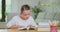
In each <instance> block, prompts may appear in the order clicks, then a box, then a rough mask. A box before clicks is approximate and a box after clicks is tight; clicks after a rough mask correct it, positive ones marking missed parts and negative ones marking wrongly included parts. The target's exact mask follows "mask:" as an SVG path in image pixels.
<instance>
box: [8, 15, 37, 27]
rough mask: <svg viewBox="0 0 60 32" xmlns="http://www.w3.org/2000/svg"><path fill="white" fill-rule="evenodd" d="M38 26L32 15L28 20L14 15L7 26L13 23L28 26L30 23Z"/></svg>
mask: <svg viewBox="0 0 60 32" xmlns="http://www.w3.org/2000/svg"><path fill="white" fill-rule="evenodd" d="M30 24H31V25H32V26H36V23H35V22H34V19H33V18H32V17H31V16H30V17H29V18H28V19H27V20H23V19H21V18H20V17H19V16H14V17H13V18H12V19H11V20H10V21H9V22H8V23H7V27H8V28H9V27H11V26H13V25H20V26H25V27H27V26H28V25H30Z"/></svg>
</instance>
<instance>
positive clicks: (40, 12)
mask: <svg viewBox="0 0 60 32" xmlns="http://www.w3.org/2000/svg"><path fill="white" fill-rule="evenodd" d="M24 4H28V5H29V6H30V7H31V15H32V17H33V18H34V20H35V22H36V23H38V24H39V25H41V27H45V26H46V25H48V20H51V21H54V20H56V21H59V23H60V0H0V28H6V23H7V22H8V21H9V20H10V19H11V18H12V17H13V16H15V15H19V14H20V8H21V6H22V5H24ZM58 26H60V25H59V24H58ZM46 27H47V26H46ZM48 27H49V25H48Z"/></svg>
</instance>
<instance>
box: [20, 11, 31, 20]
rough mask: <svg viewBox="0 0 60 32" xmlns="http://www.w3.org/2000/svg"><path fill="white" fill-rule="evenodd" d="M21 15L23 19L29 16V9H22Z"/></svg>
mask: <svg viewBox="0 0 60 32" xmlns="http://www.w3.org/2000/svg"><path fill="white" fill-rule="evenodd" d="M21 16H22V18H23V19H24V20H26V19H28V18H29V16H30V10H25V11H23V12H22V14H21Z"/></svg>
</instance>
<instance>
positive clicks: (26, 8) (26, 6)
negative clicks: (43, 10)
mask: <svg viewBox="0 0 60 32" xmlns="http://www.w3.org/2000/svg"><path fill="white" fill-rule="evenodd" d="M24 10H30V6H29V5H23V6H22V7H21V13H22V12H23V11H24Z"/></svg>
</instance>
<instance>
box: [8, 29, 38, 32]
mask: <svg viewBox="0 0 60 32" xmlns="http://www.w3.org/2000/svg"><path fill="white" fill-rule="evenodd" d="M8 32H38V31H37V30H16V29H8Z"/></svg>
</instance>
